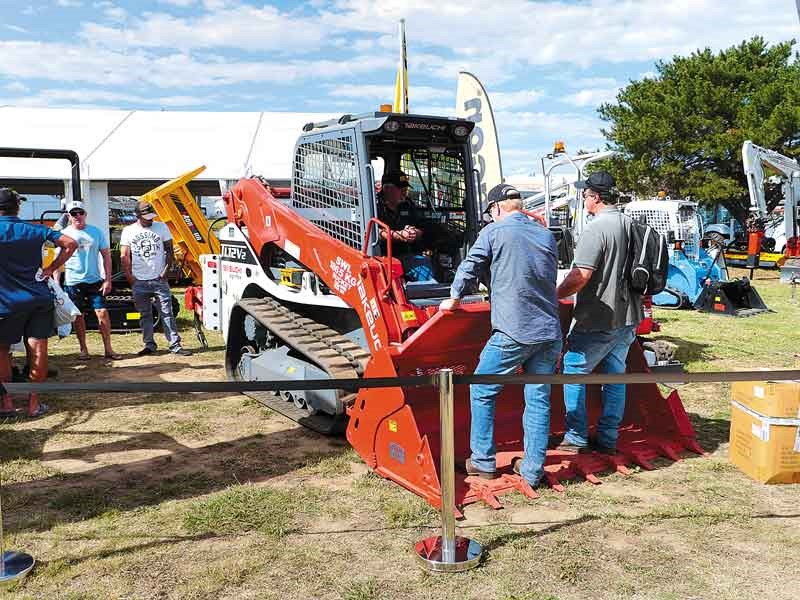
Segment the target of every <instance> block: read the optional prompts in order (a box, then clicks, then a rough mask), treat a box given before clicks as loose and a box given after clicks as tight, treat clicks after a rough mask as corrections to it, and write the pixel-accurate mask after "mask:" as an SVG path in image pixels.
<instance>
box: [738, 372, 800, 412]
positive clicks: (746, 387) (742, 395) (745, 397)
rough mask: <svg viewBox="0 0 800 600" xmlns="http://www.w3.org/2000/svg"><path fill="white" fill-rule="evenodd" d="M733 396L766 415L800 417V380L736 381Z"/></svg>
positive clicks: (739, 401) (741, 402)
mask: <svg viewBox="0 0 800 600" xmlns="http://www.w3.org/2000/svg"><path fill="white" fill-rule="evenodd" d="M731 398H732V399H733V400H734V401H735V402H738V403H739V404H741V405H743V406H746V407H747V408H750V409H752V410H754V411H756V412H757V413H759V414H761V415H764V416H766V417H778V418H781V419H800V381H735V382H733V384H732V385H731Z"/></svg>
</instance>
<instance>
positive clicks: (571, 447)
mask: <svg viewBox="0 0 800 600" xmlns="http://www.w3.org/2000/svg"><path fill="white" fill-rule="evenodd" d="M555 451H556V452H561V453H562V454H585V453H586V452H588V451H589V449H588V448H586V447H585V446H576V445H575V444H570V443H569V442H561V443H560V444H559V445H558V446H556V447H555Z"/></svg>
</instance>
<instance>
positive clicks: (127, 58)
mask: <svg viewBox="0 0 800 600" xmlns="http://www.w3.org/2000/svg"><path fill="white" fill-rule="evenodd" d="M400 18H405V19H406V29H407V40H408V52H409V80H410V92H409V96H410V104H411V109H412V112H424V113H430V114H452V113H453V110H454V103H455V86H456V77H457V74H458V71H459V70H468V71H471V72H472V73H474V74H476V75H477V76H478V77H479V78H480V79H481V80H482V81H483V83H484V86H485V87H486V88H487V90H488V93H489V95H490V98H491V100H492V104H493V106H494V109H495V114H496V117H497V120H498V129H499V136H500V145H501V151H502V155H503V163H504V168H505V171H506V175H510V174H514V173H525V172H530V171H531V170H533V169H535V168H536V165H537V164H538V161H539V157H540V156H541V155H542V154H544V153H546V152H547V151H549V149H550V148H551V147H552V143H553V141H554V140H555V139H564V140H565V141H566V143H567V148H568V149H569V150H572V151H575V150H577V149H578V148H583V149H595V148H599V147H602V145H603V138H602V136H601V135H600V132H599V127H600V126H601V123H600V121H599V120H598V119H597V116H596V108H597V106H598V105H599V104H600V103H601V102H604V101H609V100H613V98H614V97H615V95H616V93H617V91H618V90H619V89H620V87H621V86H624V85H625V84H626V83H627V82H628V81H630V80H632V79H639V78H641V77H645V76H647V75H648V74H652V73H653V72H654V69H655V67H654V63H655V61H656V60H658V59H669V58H670V57H672V56H673V55H675V54H688V53H689V52H691V51H692V50H694V49H696V48H698V47H706V46H709V47H711V48H714V49H721V48H725V47H727V46H730V45H732V44H735V43H738V42H740V41H742V40H743V39H746V38H749V37H751V36H753V35H756V34H758V35H762V36H763V37H765V38H766V39H767V40H768V41H770V42H776V41H783V40H786V39H790V38H792V37H797V38H799V39H800V25H799V24H798V17H797V8H796V3H795V0H714V1H711V0H669V1H664V0H637V1H632V0H574V1H568V0H561V1H554V0H541V1H529V0H495V1H488V2H487V1H486V0H483V1H473V0H460V1H452V0H418V1H415V0H404V1H400V0H380V1H367V0H308V1H305V2H300V1H295V2H266V1H265V0H144V1H136V2H133V1H127V0H0V23H2V25H0V104H3V105H18V106H38V107H86V108H123V109H143V110H159V109H164V110H200V111H203V110H213V111H260V110H266V111H320V112H335V113H339V112H341V113H348V112H350V113H352V112H364V111H368V110H373V109H376V108H377V107H378V105H379V104H380V103H382V102H389V101H391V97H392V94H393V84H394V77H395V70H396V64H397V55H398V51H397V23H398V20H399V19H400ZM288 152H290V149H289V148H287V153H288Z"/></svg>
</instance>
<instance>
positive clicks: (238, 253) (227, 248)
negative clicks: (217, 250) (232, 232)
mask: <svg viewBox="0 0 800 600" xmlns="http://www.w3.org/2000/svg"><path fill="white" fill-rule="evenodd" d="M222 258H224V259H225V260H229V261H232V262H237V263H244V264H248V265H255V264H258V262H257V261H256V259H255V257H254V256H253V253H252V252H250V249H249V248H248V247H247V244H245V243H244V242H234V241H226V242H224V243H223V244H222Z"/></svg>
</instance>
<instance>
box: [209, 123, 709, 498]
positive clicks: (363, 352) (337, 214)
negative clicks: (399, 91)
mask: <svg viewBox="0 0 800 600" xmlns="http://www.w3.org/2000/svg"><path fill="white" fill-rule="evenodd" d="M472 126H473V124H472V123H471V122H469V121H463V120H455V119H448V118H442V117H427V116H420V115H400V114H392V113H370V114H367V115H361V116H351V115H345V116H344V117H342V118H341V119H339V120H334V121H329V122H325V123H311V124H308V125H307V126H306V127H305V128H304V133H303V135H301V137H300V139H299V140H298V142H297V144H296V147H295V151H294V162H293V176H292V189H291V193H290V194H277V193H275V194H274V193H273V191H272V190H271V188H270V186H269V184H268V183H267V182H266V181H264V180H262V179H260V178H246V179H242V180H241V181H239V183H238V184H237V185H236V186H235V187H234V188H233V189H232V190H230V191H229V192H228V193H227V194H226V195H225V205H226V210H227V219H228V222H227V224H226V225H225V226H223V227H222V228H221V229H220V230H219V233H218V235H219V239H220V243H221V251H220V252H219V254H213V255H204V256H203V257H202V264H203V286H204V298H205V300H206V308H205V310H204V322H205V325H206V326H207V327H210V328H212V329H221V330H222V331H223V334H224V335H225V338H226V346H227V348H226V366H227V370H228V373H229V375H230V376H231V377H232V378H235V379H238V380H273V379H286V380H293V379H320V378H326V377H329V378H340V377H348V378H349V377H364V378H369V377H393V376H407V375H423V374H430V373H433V372H435V371H437V370H439V369H441V368H443V367H449V368H452V369H453V370H454V372H455V373H456V374H467V373H472V372H473V371H474V369H475V366H476V364H477V361H478V356H479V353H480V351H481V349H482V348H483V345H484V344H485V342H486V340H487V338H488V337H489V334H490V319H489V309H490V307H489V303H488V302H487V301H486V298H485V295H484V294H481V293H480V292H479V291H478V290H475V293H474V294H473V295H471V296H468V297H467V298H466V299H465V300H464V303H463V304H462V308H461V309H460V310H457V311H454V312H447V313H445V312H440V311H439V310H438V305H439V302H440V301H441V300H442V299H443V298H445V297H447V296H448V295H449V284H450V281H452V277H453V274H454V271H455V269H456V267H457V266H458V263H459V261H460V260H461V259H463V257H464V255H465V252H466V251H467V249H468V247H469V245H470V244H471V243H472V242H473V241H474V239H475V237H476V236H477V233H478V231H479V228H480V225H481V222H480V218H481V216H480V213H479V208H478V206H479V202H478V191H477V189H478V188H477V181H476V179H477V178H476V177H475V172H476V171H475V169H474V167H473V165H472V163H471V157H470V152H469V139H470V134H471V131H472ZM389 168H392V169H394V168H402V170H403V171H404V172H405V173H407V174H408V175H409V178H410V183H411V188H410V191H409V199H410V200H411V201H412V202H414V203H415V204H416V206H417V208H418V210H419V214H420V215H421V219H422V221H423V222H422V223H421V228H422V229H423V231H424V232H425V234H424V236H423V238H422V240H421V241H420V244H419V247H418V248H416V249H414V250H413V252H415V253H417V254H416V255H415V256H414V257H413V258H414V259H415V260H424V261H427V262H428V263H429V264H430V266H431V269H432V273H433V279H431V280H426V281H410V277H408V276H407V274H406V273H405V269H404V261H406V260H408V256H407V255H406V256H400V257H398V256H397V252H398V249H397V248H393V247H392V243H391V236H387V239H384V237H383V236H381V235H380V233H379V232H380V231H382V230H383V231H386V230H387V229H388V228H387V226H386V225H385V224H384V223H382V222H381V221H379V220H378V218H377V215H378V212H377V211H378V203H379V202H380V197H379V196H380V194H379V193H378V192H376V185H375V180H376V179H377V177H378V173H379V171H380V170H381V169H389ZM278 195H280V196H284V197H276V196H278ZM564 237H568V236H564ZM568 266H569V265H568V264H564V265H563V267H564V268H567V267H568ZM212 297H213V304H214V309H213V310H209V305H210V303H211V302H212V300H211V299H212ZM570 314H571V306H570V305H568V304H564V305H562V317H563V318H562V323H563V327H564V331H565V332H566V330H567V328H568V325H569V322H570ZM628 365H629V370H630V371H632V372H642V371H646V370H647V366H646V362H645V360H644V356H643V354H642V350H641V348H640V347H639V346H638V344H635V345H634V347H633V348H632V349H631V352H630V355H629V357H628ZM455 393H456V396H455V450H456V460H457V461H458V462H462V463H463V460H464V459H465V458H466V457H467V456H468V455H469V389H468V387H467V386H458V387H456V391H455ZM254 395H255V396H256V397H257V398H258V399H259V400H261V401H263V402H265V403H266V404H268V405H269V406H271V407H272V408H275V409H276V410H278V411H279V412H282V413H284V414H287V415H289V416H291V417H292V418H294V419H296V420H297V421H299V422H301V423H304V424H306V425H308V426H310V427H313V428H315V429H317V430H320V431H325V432H335V431H337V430H342V429H345V430H346V435H347V439H348V440H349V442H350V443H351V444H352V446H353V448H355V450H356V451H357V452H358V454H359V455H360V456H361V457H362V458H363V459H364V461H365V462H366V463H367V464H368V465H369V466H370V467H371V468H373V469H374V470H375V471H376V472H377V473H379V474H380V475H382V476H384V477H386V478H389V479H392V480H393V481H396V482H397V483H399V484H400V485H402V486H404V487H406V488H407V489H409V490H411V491H413V492H414V493H416V494H418V495H420V496H422V497H423V498H425V499H426V500H427V501H428V502H429V503H430V504H432V505H433V506H437V507H438V506H440V504H441V496H440V482H439V474H438V464H439V460H438V459H439V456H438V452H439V414H438V413H439V402H438V394H437V391H436V390H434V389H432V388H401V387H397V388H388V389H362V390H361V391H359V392H358V393H357V394H352V393H348V392H344V391H341V392H336V391H319V392H293V393H288V392H287V393H281V394H277V395H274V394H265V393H256V394H254ZM587 396H588V398H587V399H588V405H589V414H590V418H591V422H592V423H593V422H594V421H595V420H596V418H597V411H598V408H599V390H597V389H590V390H589V393H588V394H587ZM552 407H553V409H552V413H553V414H552V419H551V431H552V433H553V434H555V435H558V434H560V433H562V432H563V430H564V414H563V402H562V396H561V389H560V387H558V386H553V392H552ZM522 410H523V398H522V388H521V386H508V387H506V388H505V390H504V391H503V393H502V395H501V396H500V398H499V400H498V403H497V415H496V421H497V424H496V428H495V435H496V442H497V448H498V469H499V471H500V473H501V476H500V478H499V479H496V480H492V481H487V480H479V479H473V478H469V477H467V476H466V474H462V475H457V479H458V481H457V492H456V500H457V504H459V505H463V504H467V503H470V502H475V501H483V502H485V503H487V504H488V505H490V506H493V507H499V506H500V500H499V498H498V496H500V495H501V494H503V493H506V492H509V491H514V490H516V491H519V492H521V493H523V494H525V495H527V496H529V497H535V496H536V493H535V492H534V491H533V490H532V489H531V488H530V487H529V486H528V485H527V484H526V483H525V482H524V481H523V480H522V479H520V478H519V477H518V476H516V475H514V474H513V472H512V470H511V468H510V464H511V461H512V459H513V458H514V457H516V456H520V455H521V453H522ZM619 449H620V453H619V455H618V456H614V457H608V456H601V455H599V454H585V455H584V454H581V455H578V456H566V455H559V454H558V453H556V452H553V451H551V452H550V453H549V455H548V460H547V465H546V477H547V482H548V483H549V484H550V485H552V486H553V487H556V488H559V487H560V485H561V484H560V482H561V481H562V480H565V479H567V478H573V477H584V478H586V479H588V480H589V481H593V482H598V481H599V480H598V479H597V477H596V473H599V472H601V471H605V470H618V471H621V472H627V468H626V465H629V464H637V465H640V466H642V467H643V468H651V462H650V461H651V460H652V459H654V458H656V457H667V458H670V459H673V460H677V459H678V458H679V457H680V454H681V453H682V452H684V451H686V450H690V451H693V452H697V453H700V452H702V450H701V448H700V447H699V446H698V444H697V442H696V439H695V433H694V431H693V429H692V426H691V425H690V423H689V420H688V418H687V415H686V413H685V412H684V409H683V406H682V404H681V400H680V398H679V396H678V393H677V392H672V393H671V394H670V395H669V396H668V397H666V398H664V397H663V396H662V395H661V393H660V391H659V389H658V387H657V386H656V385H632V386H630V387H629V388H628V403H627V409H626V412H625V417H624V420H623V424H622V430H621V434H620V440H619Z"/></svg>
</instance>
